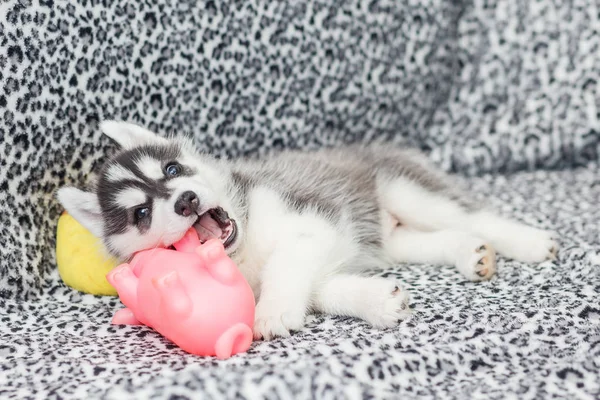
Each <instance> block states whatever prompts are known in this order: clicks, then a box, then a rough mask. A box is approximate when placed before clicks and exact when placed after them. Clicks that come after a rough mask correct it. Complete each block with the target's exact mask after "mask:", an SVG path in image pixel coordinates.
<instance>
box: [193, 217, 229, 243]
mask: <svg viewBox="0 0 600 400" xmlns="http://www.w3.org/2000/svg"><path fill="white" fill-rule="evenodd" d="M194 228H195V229H196V232H198V238H199V239H200V241H201V242H202V243H204V242H206V241H207V240H209V239H221V236H223V230H222V229H221V227H219V224H218V222H217V221H215V220H214V219H213V217H212V216H211V215H210V213H206V214H204V215H203V216H202V217H200V220H199V221H198V222H196V224H195V225H194Z"/></svg>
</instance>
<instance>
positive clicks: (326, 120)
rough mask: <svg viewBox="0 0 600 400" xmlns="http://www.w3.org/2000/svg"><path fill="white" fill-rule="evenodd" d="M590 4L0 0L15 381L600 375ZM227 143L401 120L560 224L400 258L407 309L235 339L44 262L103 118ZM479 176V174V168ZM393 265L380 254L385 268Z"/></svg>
mask: <svg viewBox="0 0 600 400" xmlns="http://www.w3.org/2000/svg"><path fill="white" fill-rule="evenodd" d="M599 11H600V9H598V5H597V4H596V2H595V1H594V0H574V1H570V2H555V1H550V0H536V1H510V0H495V1H491V0H472V1H460V0H457V1H446V0H420V1H416V0H401V1H400V0H373V1H363V0H327V1H324V0H321V1H319V0H311V1H308V0H298V1H292V0H287V1H286V0H282V1H271V2H267V1H262V0H247V1H237V0H220V1H210V0H206V1H201V2H197V1H193V0H181V1H178V2H168V1H164V0H152V1H140V2H127V1H124V0H118V1H113V2H98V1H94V0H77V1H68V2H67V1H59V0H39V1H36V2H33V1H31V0H7V1H4V2H2V3H0V87H1V90H0V239H1V240H2V246H0V318H1V321H2V323H0V397H1V398H15V399H16V398H18V399H24V398H31V399H34V398H40V399H47V398H86V399H87V398H89V399H92V398H106V399H111V398H128V399H130V398H131V399H134V398H198V397H201V398H203V399H209V398H216V399H221V398H284V399H287V398H298V399H302V398H356V399H359V398H372V397H375V398H406V399H409V398H456V399H464V398H497V399H507V398H514V399H536V398H550V397H556V398H569V399H577V398H581V399H588V398H589V399H593V398H598V397H600V382H599V381H598V378H597V376H598V370H600V306H599V303H600V295H599V293H600V232H599V228H598V226H599V224H598V222H597V221H598V220H599V219H600V212H599V208H598V199H600V169H599V167H598V161H600V89H599V87H598V85H599V83H598V82H599V81H600V69H599V68H598V66H599V65H600V35H598V26H600V14H599ZM104 118H116V119H123V120H128V121H135V122H138V123H141V124H143V125H146V126H148V127H150V128H151V129H153V130H156V131H160V132H163V133H169V132H185V133H187V134H189V135H191V136H193V137H194V138H195V141H196V144H197V145H198V146H199V147H200V148H201V149H204V150H207V151H210V152H213V153H214V154H217V155H219V156H222V157H236V156H239V155H257V156H260V155H263V154H265V153H266V152H269V151H271V150H273V149H278V148H283V147H290V148H301V149H308V148H315V147H321V146H337V145H343V144H345V143H351V142H356V141H364V142H369V141H390V142H392V143H394V144H396V145H404V144H410V145H415V146H418V147H420V148H421V149H423V150H424V151H425V152H427V153H428V154H429V156H430V157H431V159H432V160H434V161H435V162H436V163H437V164H439V165H440V166H441V167H442V168H444V169H445V170H448V171H452V172H455V173H458V174H459V175H462V178H459V179H462V180H464V183H465V184H466V185H467V186H470V187H471V189H472V191H473V193H474V194H475V196H476V197H477V198H478V199H479V200H483V201H485V202H486V203H488V204H490V205H491V206H494V207H496V208H498V209H499V210H500V212H501V213H505V214H507V215H509V214H510V215H514V216H516V217H517V218H519V219H521V220H523V221H525V222H528V223H530V224H532V225H534V226H537V227H540V228H546V229H553V230H556V231H558V232H559V233H560V242H561V246H562V248H561V252H560V253H559V257H558V259H557V260H556V261H553V262H546V263H543V264H540V265H529V264H522V263H516V262H513V261H510V260H506V259H499V264H498V275H497V276H496V277H494V278H493V279H492V280H491V281H489V282H485V283H480V284H474V283H470V282H465V281H464V279H462V278H461V276H460V275H459V274H458V273H456V272H455V271H454V270H452V269H451V268H447V267H439V266H416V265H401V266H398V267H397V268H394V269H393V270H390V271H386V272H384V273H383V274H384V275H393V276H394V277H397V278H398V279H401V280H403V281H404V282H406V286H407V288H408V289H409V290H410V292H411V296H412V299H413V300H412V304H411V306H412V308H413V309H414V310H415V313H414V316H413V317H411V318H410V319H409V320H407V321H405V322H403V323H402V324H401V325H399V326H398V327H397V328H394V329H389V330H383V331H382V330H376V329H372V328H370V327H368V326H367V325H366V324H364V323H363V322H361V321H358V320H355V319H351V318H338V317H327V316H315V318H314V319H313V320H312V321H311V322H310V324H309V325H308V326H307V327H306V328H305V329H303V330H302V331H301V332H299V333H297V334H295V335H293V336H292V337H291V338H288V339H283V340H276V341H273V342H256V343H254V344H253V347H252V348H251V350H250V351H249V352H248V353H247V354H243V355H239V356H236V357H233V358H232V359H230V360H227V361H216V360H214V359H212V358H198V357H193V356H190V355H187V354H184V353H183V352H181V351H180V350H179V349H177V348H176V347H174V346H173V345H172V344H170V343H169V342H168V341H166V340H165V339H163V338H161V337H160V336H158V335H157V334H156V333H154V332H153V331H151V330H149V329H146V328H144V327H122V328H121V327H114V326H111V325H110V324H109V322H110V318H111V316H112V314H113V313H114V311H115V310H116V309H117V308H119V307H120V305H119V302H118V301H117V300H116V299H114V298H98V297H93V296H87V295H82V294H79V293H77V292H75V291H73V290H71V289H69V288H67V287H65V286H64V285H63V284H62V283H61V281H60V279H59V277H58V274H57V271H56V266H55V264H54V246H55V241H54V239H55V238H54V235H55V228H56V222H57V218H58V215H59V213H60V212H61V209H60V207H59V205H58V204H57V202H56V200H55V198H54V192H55V190H56V188H57V187H59V186H61V185H63V184H65V183H74V184H78V185H83V184H84V183H85V182H87V180H88V178H89V177H90V174H92V173H93V172H94V171H95V170H96V168H97V167H98V166H99V165H101V163H102V161H103V158H104V157H105V156H106V155H107V154H110V153H111V152H112V151H114V148H113V147H112V145H111V144H110V143H109V142H108V141H107V140H106V139H105V138H103V137H101V136H100V134H99V132H98V130H97V129H96V126H97V123H98V121H99V120H101V119H104ZM467 175H469V176H471V178H468V179H467V178H466V176H467ZM379 274H382V273H381V272H379Z"/></svg>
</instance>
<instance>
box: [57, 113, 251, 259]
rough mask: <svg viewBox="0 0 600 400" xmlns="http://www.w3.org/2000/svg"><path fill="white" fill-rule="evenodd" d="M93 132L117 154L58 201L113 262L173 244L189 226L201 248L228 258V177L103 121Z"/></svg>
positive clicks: (135, 130)
mask: <svg viewBox="0 0 600 400" xmlns="http://www.w3.org/2000/svg"><path fill="white" fill-rule="evenodd" d="M100 128H101V130H102V131H103V132H104V133H105V134H106V135H107V136H109V137H110V138H112V139H113V140H115V141H116V142H117V143H118V144H119V145H120V146H121V152H120V153H118V154H117V155H116V156H115V157H114V158H112V159H111V160H109V161H108V162H107V163H106V165H104V167H103V168H102V170H101V172H100V174H99V176H98V179H97V182H96V185H95V188H94V189H93V190H92V191H83V190H80V189H77V188H74V187H63V188H61V189H60V190H59V191H58V200H59V201H60V203H61V204H62V205H63V207H64V208H65V209H66V210H67V212H68V213H69V214H71V215H72V216H73V217H74V218H75V219H76V220H77V221H79V223H81V224H82V225H83V226H84V227H86V228H87V229H88V230H89V231H91V232H92V233H93V234H94V235H96V236H97V237H99V238H101V239H102V240H103V242H104V244H105V246H106V248H107V249H108V250H109V251H110V252H111V253H112V254H114V255H116V256H117V257H119V258H122V259H127V258H129V257H130V256H131V255H133V253H135V252H137V251H140V250H145V249H150V248H154V247H166V246H170V245H171V244H173V243H175V242H176V241H178V240H179V239H180V238H181V237H183V235H184V234H185V232H186V231H187V230H188V229H189V228H190V227H192V226H194V228H195V229H196V231H197V232H198V235H199V237H200V239H201V240H202V241H206V240H208V239H210V238H218V239H220V240H221V241H222V242H223V244H224V245H225V248H226V249H227V251H228V252H232V251H233V250H235V247H236V245H237V243H238V241H239V238H240V234H241V232H240V231H239V227H238V226H237V224H236V221H235V216H234V215H233V213H234V210H233V207H232V202H231V199H230V198H229V195H228V190H227V182H228V174H229V172H228V170H227V169H226V168H225V167H224V166H223V164H222V163H219V162H218V161H217V160H215V159H213V158H211V157H208V156H205V155H201V154H198V153H197V152H196V151H194V149H193V145H192V143H190V142H189V141H186V140H182V139H166V138H163V137H160V136H157V135H155V134H154V133H152V132H150V131H149V130H147V129H144V128H142V127H140V126H138V125H134V124H129V123H124V122H115V121H106V122H103V123H102V124H100Z"/></svg>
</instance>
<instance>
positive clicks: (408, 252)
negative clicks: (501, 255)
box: [384, 227, 496, 281]
mask: <svg viewBox="0 0 600 400" xmlns="http://www.w3.org/2000/svg"><path fill="white" fill-rule="evenodd" d="M384 248H385V250H386V252H387V253H388V254H389V255H390V256H391V257H392V258H393V259H394V260H396V261H399V262H411V263H431V264H448V265H454V266H456V268H457V269H458V270H459V271H460V273H462V274H463V275H464V276H465V277H466V278H467V279H469V280H472V281H481V280H485V279H489V278H491V277H492V276H493V275H494V273H495V272H496V253H495V252H494V249H493V247H492V246H491V245H490V244H489V243H487V242H486V241H485V240H483V239H481V238H478V237H476V236H472V235H470V234H468V233H465V232H461V231H452V230H442V231H435V232H422V231H417V230H413V229H410V228H407V227H399V228H397V229H395V230H394V231H393V232H392V234H391V235H390V236H388V237H387V238H385V239H384Z"/></svg>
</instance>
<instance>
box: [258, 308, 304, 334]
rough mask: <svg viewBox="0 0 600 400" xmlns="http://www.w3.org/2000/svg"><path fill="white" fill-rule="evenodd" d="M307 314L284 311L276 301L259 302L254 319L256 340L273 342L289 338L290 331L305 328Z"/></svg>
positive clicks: (300, 310)
mask: <svg viewBox="0 0 600 400" xmlns="http://www.w3.org/2000/svg"><path fill="white" fill-rule="evenodd" d="M305 319H306V313H305V311H304V310H302V309H291V308H290V309H287V310H286V309H283V307H281V306H280V305H279V304H278V303H277V302H275V301H262V300H261V301H259V302H258V304H257V305H256V316H255V318H254V339H255V340H258V339H264V340H271V339H274V338H276V337H288V336H290V331H297V330H300V329H302V328H303V327H304V322H305Z"/></svg>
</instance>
